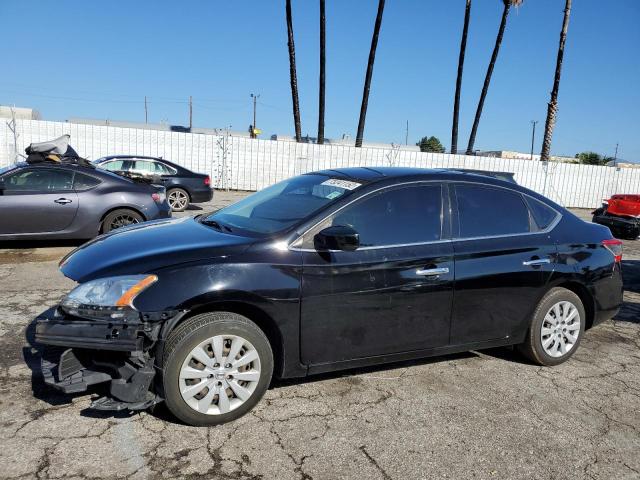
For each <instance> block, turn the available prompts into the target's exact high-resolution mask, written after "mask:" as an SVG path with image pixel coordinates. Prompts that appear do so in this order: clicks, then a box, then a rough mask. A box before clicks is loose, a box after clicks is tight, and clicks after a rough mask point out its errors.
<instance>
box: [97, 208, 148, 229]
mask: <svg viewBox="0 0 640 480" xmlns="http://www.w3.org/2000/svg"><path fill="white" fill-rule="evenodd" d="M142 221H144V219H143V218H142V215H140V214H139V213H138V212H134V211H133V210H129V209H128V208H120V209H118V210H114V211H113V212H110V213H109V214H108V215H107V216H106V217H104V220H102V228H101V230H102V233H107V232H110V231H111V230H115V229H117V228H121V227H126V226H127V225H133V224H134V223H140V222H142Z"/></svg>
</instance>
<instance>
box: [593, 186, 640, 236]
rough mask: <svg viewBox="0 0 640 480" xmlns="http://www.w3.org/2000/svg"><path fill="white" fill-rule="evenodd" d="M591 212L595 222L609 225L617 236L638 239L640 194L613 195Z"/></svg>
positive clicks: (639, 229) (639, 230) (639, 232)
mask: <svg viewBox="0 0 640 480" xmlns="http://www.w3.org/2000/svg"><path fill="white" fill-rule="evenodd" d="M591 213H593V221H594V222H595V223H599V224H600V225H605V226H607V227H609V230H611V233H612V234H613V235H614V236H616V237H621V238H629V239H636V238H638V236H639V235H640V195H627V194H624V195H612V196H611V198H610V199H609V200H604V201H603V204H602V207H600V208H598V209H596V210H594V211H593V212H591Z"/></svg>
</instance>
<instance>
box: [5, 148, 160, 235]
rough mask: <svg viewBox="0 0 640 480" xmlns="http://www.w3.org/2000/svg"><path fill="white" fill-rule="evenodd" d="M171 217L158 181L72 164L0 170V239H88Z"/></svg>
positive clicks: (42, 164)
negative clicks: (141, 180)
mask: <svg viewBox="0 0 640 480" xmlns="http://www.w3.org/2000/svg"><path fill="white" fill-rule="evenodd" d="M170 216H171V209H170V208H169V205H168V203H167V200H166V195H165V189H164V187H162V186H157V185H150V184H148V183H140V182H135V181H133V180H131V179H128V178H124V177H121V176H118V175H116V174H113V173H110V172H107V171H105V170H99V169H96V168H93V167H87V166H82V165H79V164H76V163H59V162H51V161H43V162H41V163H37V164H28V163H26V162H22V163H17V164H15V165H12V166H10V167H5V168H2V169H0V240H20V239H88V238H93V237H95V236H96V235H98V234H99V233H106V232H110V231H111V230H114V229H116V228H120V227H123V226H126V225H130V224H133V223H138V222H143V221H145V220H154V219H158V218H168V217H170Z"/></svg>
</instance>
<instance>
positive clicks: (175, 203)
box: [167, 188, 190, 212]
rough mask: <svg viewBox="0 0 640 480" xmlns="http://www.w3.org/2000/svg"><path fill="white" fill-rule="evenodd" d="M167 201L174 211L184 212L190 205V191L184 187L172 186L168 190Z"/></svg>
mask: <svg viewBox="0 0 640 480" xmlns="http://www.w3.org/2000/svg"><path fill="white" fill-rule="evenodd" d="M167 202H169V206H170V207H171V210H173V211H174V212H184V211H185V210H186V209H187V207H188V206H189V202H190V197H189V193H188V192H187V191H186V190H185V189H183V188H170V189H169V190H167Z"/></svg>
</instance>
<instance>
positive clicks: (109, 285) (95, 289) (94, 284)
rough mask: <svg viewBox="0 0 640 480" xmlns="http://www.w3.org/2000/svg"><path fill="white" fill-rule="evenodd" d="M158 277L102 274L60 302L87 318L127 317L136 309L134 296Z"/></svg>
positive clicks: (70, 312) (63, 307) (70, 310)
mask: <svg viewBox="0 0 640 480" xmlns="http://www.w3.org/2000/svg"><path fill="white" fill-rule="evenodd" d="M157 280H158V277H156V276H155V275H125V276H120V277H108V278H99V279H97V280H91V281H89V282H86V283H83V284H81V285H78V286H77V287H76V288H74V289H73V290H72V291H71V292H69V293H68V294H67V295H66V296H65V297H64V298H63V299H62V302H60V307H61V308H62V310H64V311H65V312H66V313H68V314H70V315H74V316H78V317H84V318H97V319H105V320H108V319H123V318H126V317H128V316H130V314H132V313H135V308H134V306H133V300H134V299H135V298H136V296H137V295H138V294H140V293H141V292H142V291H144V290H145V289H146V288H148V287H149V286H151V285H152V284H153V283H154V282H156V281H157Z"/></svg>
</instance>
